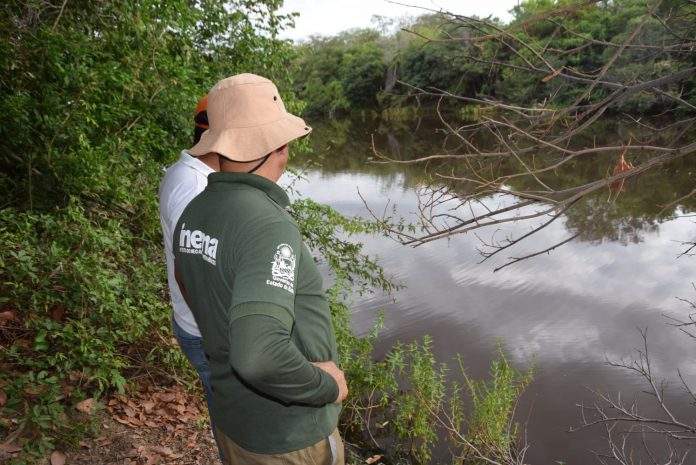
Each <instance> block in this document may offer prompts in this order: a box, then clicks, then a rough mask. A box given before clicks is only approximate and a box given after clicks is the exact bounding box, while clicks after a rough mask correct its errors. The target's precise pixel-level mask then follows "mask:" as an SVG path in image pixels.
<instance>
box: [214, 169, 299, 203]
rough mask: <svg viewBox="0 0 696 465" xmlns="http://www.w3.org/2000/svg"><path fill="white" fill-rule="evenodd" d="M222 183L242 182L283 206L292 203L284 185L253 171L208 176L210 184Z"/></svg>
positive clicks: (218, 173) (217, 184) (216, 173)
mask: <svg viewBox="0 0 696 465" xmlns="http://www.w3.org/2000/svg"><path fill="white" fill-rule="evenodd" d="M222 184H227V185H230V184H242V185H245V186H250V187H253V188H255V189H259V190H261V191H263V192H264V193H265V194H266V195H268V196H269V197H270V198H271V200H273V201H274V202H275V203H277V204H278V205H280V206H281V207H283V208H287V207H288V205H290V199H289V198H288V194H286V193H285V191H284V190H283V188H282V187H280V186H279V185H278V184H276V183H274V182H273V181H271V180H270V179H267V178H264V177H263V176H259V175H257V174H253V173H232V172H229V171H226V172H214V173H212V174H211V175H210V176H208V185H209V186H220V185H222Z"/></svg>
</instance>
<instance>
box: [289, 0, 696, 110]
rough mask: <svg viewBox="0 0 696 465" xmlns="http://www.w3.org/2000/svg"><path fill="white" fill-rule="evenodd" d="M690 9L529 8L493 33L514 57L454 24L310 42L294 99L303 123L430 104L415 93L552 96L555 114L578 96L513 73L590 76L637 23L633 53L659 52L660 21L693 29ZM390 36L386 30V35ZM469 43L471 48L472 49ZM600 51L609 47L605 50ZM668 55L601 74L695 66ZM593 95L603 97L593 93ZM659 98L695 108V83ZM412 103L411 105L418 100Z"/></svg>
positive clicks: (622, 62)
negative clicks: (547, 65) (541, 68)
mask: <svg viewBox="0 0 696 465" xmlns="http://www.w3.org/2000/svg"><path fill="white" fill-rule="evenodd" d="M688 3H689V2H684V1H680V0H667V1H663V2H660V3H659V5H658V6H657V9H656V10H655V15H653V16H649V17H647V19H646V18H645V15H644V13H645V11H646V8H647V7H648V6H649V5H648V2H647V0H614V1H610V0H601V1H584V2H577V1H566V0H563V1H556V0H531V1H525V2H522V3H521V4H520V5H519V6H516V7H515V8H513V10H512V16H513V18H512V20H511V21H510V22H509V23H508V24H504V23H502V22H500V21H499V20H496V19H495V18H493V19H490V18H489V19H488V20H489V21H490V22H492V23H493V24H496V25H497V26H499V28H500V31H501V34H509V37H510V38H512V37H514V38H515V40H516V41H517V42H518V43H522V44H526V45H528V46H529V47H528V48H527V47H521V49H522V51H521V53H518V52H516V51H515V50H514V49H513V48H512V47H509V48H508V47H505V46H504V42H505V41H490V40H479V39H480V38H472V36H471V31H470V29H468V28H463V27H462V26H461V24H460V23H459V22H458V21H457V17H456V16H454V15H450V14H427V15H424V16H420V17H417V18H416V19H414V20H411V21H410V22H408V21H407V22H405V23H402V24H400V25H398V31H396V32H389V30H390V28H388V27H383V26H384V25H383V24H382V27H377V28H374V29H360V30H352V31H347V32H343V33H340V34H338V35H336V36H332V37H313V38H311V39H310V40H308V41H306V42H303V43H301V44H300V45H298V46H297V52H298V55H297V58H296V60H295V61H294V67H293V73H292V74H293V77H294V82H295V90H296V92H297V95H298V96H299V97H300V98H301V99H303V100H304V101H306V102H307V107H306V113H308V114H310V115H330V116H334V115H340V114H346V113H349V112H351V111H353V110H356V109H366V108H367V109H380V108H388V107H400V106H406V105H414V104H422V103H432V100H430V101H429V100H428V99H427V98H425V99H424V98H422V97H423V96H422V92H421V91H420V90H425V91H427V90H432V89H438V90H441V91H446V92H451V93H453V94H457V95H462V96H467V97H474V96H485V97H486V98H491V99H495V100H499V101H505V102H508V103H516V104H518V105H526V106H543V105H545V104H546V103H547V99H548V97H549V96H550V95H553V96H555V98H554V100H553V105H554V106H555V107H562V106H564V105H566V104H568V103H570V102H572V101H574V100H575V99H576V98H578V97H579V96H581V94H582V90H581V88H580V87H578V86H577V85H575V83H573V82H569V81H567V80H563V79H554V77H555V76H553V75H549V74H547V75H544V74H538V75H535V74H532V73H528V72H520V70H519V69H517V68H516V66H520V69H521V67H523V66H524V65H525V63H526V61H527V60H531V61H534V59H535V57H534V52H533V50H542V51H546V50H549V51H550V50H553V51H554V52H556V53H554V54H553V57H554V58H553V60H554V62H553V63H551V65H552V66H553V67H554V68H555V69H572V70H573V71H574V73H575V74H577V75H579V76H582V75H583V74H586V75H591V74H593V73H596V72H597V71H598V70H601V69H602V67H603V66H605V65H606V64H607V63H608V62H609V61H610V60H611V59H612V55H613V53H614V52H615V51H616V49H618V48H619V47H621V45H622V44H623V43H624V42H626V40H627V39H628V37H629V36H630V35H631V33H632V31H633V30H634V29H635V28H636V26H637V25H638V23H639V22H642V21H645V24H643V25H642V27H641V28H640V32H639V33H638V35H637V36H636V37H634V38H633V39H632V44H649V45H650V46H651V47H654V48H659V47H661V46H664V45H666V44H670V43H672V42H673V41H674V40H675V37H673V36H671V33H670V31H669V30H668V29H666V28H664V27H663V25H662V24H661V23H660V21H661V20H660V17H665V16H669V17H670V18H677V19H679V18H680V17H681V18H682V19H681V20H682V21H684V22H687V21H692V20H693V18H692V17H690V16H689V15H688V9H689V8H692V7H691V6H689V5H688ZM391 29H392V30H393V28H391ZM472 39H473V40H472ZM608 44H614V46H609V47H607V45H608ZM686 52H688V50H680V49H675V50H674V51H673V52H671V53H669V54H668V56H669V58H668V59H665V55H664V54H663V53H660V54H657V53H652V51H651V50H650V49H649V48H648V49H645V48H640V47H631V46H629V47H628V48H627V49H626V50H625V51H624V52H623V53H621V54H620V56H619V57H618V58H617V59H616V61H615V62H614V63H613V66H611V67H610V69H608V71H607V73H606V75H605V77H604V79H605V80H607V81H615V82H630V81H631V80H633V79H635V80H636V81H638V80H644V81H645V80H650V79H651V78H652V77H655V78H656V77H659V76H660V75H661V74H663V73H664V72H665V71H666V70H669V71H672V72H675V71H679V70H681V69H685V68H688V67H691V66H694V55H693V54H692V53H686ZM597 92H608V91H607V90H602V89H597ZM666 92H669V93H672V94H673V95H678V96H681V98H682V99H684V100H685V101H687V102H688V103H689V104H691V105H696V82H694V80H691V81H690V82H687V83H686V85H680V84H674V85H672V86H671V87H670V88H669V89H667V90H666ZM419 95H420V97H419V99H418V101H416V99H415V98H414V97H415V96H419ZM672 107H674V102H673V101H672V100H670V99H668V98H661V97H659V96H658V97H655V96H654V94H653V95H650V94H647V93H638V94H636V95H633V96H632V97H631V98H628V99H626V100H625V101H623V102H622V103H621V105H620V106H618V107H617V108H616V110H618V111H622V112H627V113H639V112H640V113H652V114H657V113H660V112H661V111H664V110H666V109H670V108H672Z"/></svg>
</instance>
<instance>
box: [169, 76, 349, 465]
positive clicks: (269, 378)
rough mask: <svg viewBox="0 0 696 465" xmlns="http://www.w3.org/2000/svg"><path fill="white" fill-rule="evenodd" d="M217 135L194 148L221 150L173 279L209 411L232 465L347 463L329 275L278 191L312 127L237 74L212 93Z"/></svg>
mask: <svg viewBox="0 0 696 465" xmlns="http://www.w3.org/2000/svg"><path fill="white" fill-rule="evenodd" d="M208 124H209V129H208V130H207V131H206V132H204V133H203V135H202V137H201V140H200V142H199V143H198V144H196V145H195V146H194V147H193V148H191V149H190V150H189V153H191V154H192V155H195V156H201V155H207V154H211V153H212V154H217V156H218V157H219V160H220V172H219V173H213V174H211V175H210V176H209V177H208V186H207V187H206V189H205V190H204V191H203V192H202V193H201V194H199V195H198V196H197V197H196V198H194V199H193V200H192V201H191V203H189V205H188V207H187V208H186V209H185V210H184V212H183V214H182V215H181V217H180V219H179V221H178V223H177V226H176V228H175V230H174V237H173V244H174V253H175V257H176V276H177V281H178V283H179V286H180V288H181V290H182V292H183V294H184V296H185V298H186V301H187V303H188V304H189V307H190V308H191V310H192V312H193V315H194V317H195V320H196V323H197V324H198V327H199V329H200V331H201V335H202V337H203V345H204V349H205V352H206V356H207V357H208V359H209V363H210V369H211V384H212V389H213V396H212V402H211V407H212V410H211V416H212V418H213V419H214V422H215V425H216V427H217V429H218V434H219V438H220V443H221V445H222V448H223V450H224V455H225V460H226V462H227V463H228V464H230V465H247V464H255V465H256V464H258V465H260V464H271V465H272V464H276V463H277V464H305V463H307V464H322V465H323V464H326V465H329V464H333V465H339V464H340V465H342V464H343V462H344V458H343V444H342V441H341V438H340V436H339V434H338V431H337V430H336V425H337V421H338V414H339V412H340V409H341V406H340V403H341V402H342V401H343V400H344V399H345V397H346V395H347V393H348V389H347V386H346V382H345V379H344V376H343V372H342V371H341V370H340V369H339V368H338V367H337V366H336V362H337V353H336V339H335V335H334V332H333V327H332V323H331V313H330V311H329V306H328V303H327V301H326V299H325V296H324V290H323V287H322V278H321V275H320V273H319V270H318V269H317V267H316V264H315V263H314V260H313V258H312V256H311V254H310V251H309V250H308V248H307V247H306V246H305V245H304V244H303V242H302V239H301V237H300V232H299V230H298V227H297V225H296V224H295V222H294V221H293V219H292V217H291V216H290V215H289V213H288V212H287V210H286V209H287V207H288V205H289V201H288V197H287V194H286V193H285V191H284V190H283V189H282V188H281V187H280V186H278V185H277V184H276V181H277V180H278V178H279V177H280V176H281V174H282V173H283V171H284V169H285V166H286V164H287V158H288V143H290V142H291V141H292V140H295V139H297V138H300V137H303V136H305V135H306V134H308V133H309V132H310V131H311V128H310V127H309V126H307V125H306V124H305V122H304V121H303V120H302V119H301V118H298V117H296V116H293V115H291V114H289V113H287V111H286V110H285V107H284V105H283V102H282V100H281V98H280V95H279V94H278V90H277V89H276V87H275V85H274V84H273V83H272V82H271V81H269V80H267V79H265V78H262V77H260V76H256V75H253V74H241V75H236V76H232V77H230V78H227V79H223V80H222V81H220V82H218V83H217V84H216V85H215V86H214V87H213V89H212V90H211V91H210V93H209V95H208Z"/></svg>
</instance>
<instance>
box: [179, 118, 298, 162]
mask: <svg viewBox="0 0 696 465" xmlns="http://www.w3.org/2000/svg"><path fill="white" fill-rule="evenodd" d="M310 132H312V128H311V127H309V126H308V125H307V124H306V123H305V122H304V120H303V119H302V118H300V117H297V116H295V115H291V114H289V113H287V114H286V116H284V117H283V118H281V119H278V120H276V121H272V122H270V123H267V124H263V125H259V126H252V127H238V128H226V129H208V130H207V131H205V132H204V133H203V135H202V136H201V139H200V141H198V143H197V144H196V145H194V146H193V147H191V148H190V149H189V150H188V152H189V153H190V154H191V155H194V156H201V155H205V154H207V153H211V152H214V153H219V154H220V155H222V156H223V157H225V158H228V159H230V160H233V161H240V162H247V161H253V160H258V159H259V158H262V157H264V156H266V155H268V154H269V153H271V152H273V151H274V150H276V149H278V148H280V147H282V146H283V145H285V144H288V143H290V142H292V141H293V140H295V139H299V138H301V137H304V136H306V135H307V134H309V133H310Z"/></svg>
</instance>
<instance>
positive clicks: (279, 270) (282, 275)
mask: <svg viewBox="0 0 696 465" xmlns="http://www.w3.org/2000/svg"><path fill="white" fill-rule="evenodd" d="M295 262H296V260H295V252H293V250H292V247H290V246H289V245H288V244H280V245H278V247H277V248H276V252H275V255H273V261H272V262H271V276H272V279H269V280H266V284H268V285H269V286H274V287H279V288H281V289H285V290H286V291H288V292H290V293H291V294H292V293H294V292H295Z"/></svg>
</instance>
